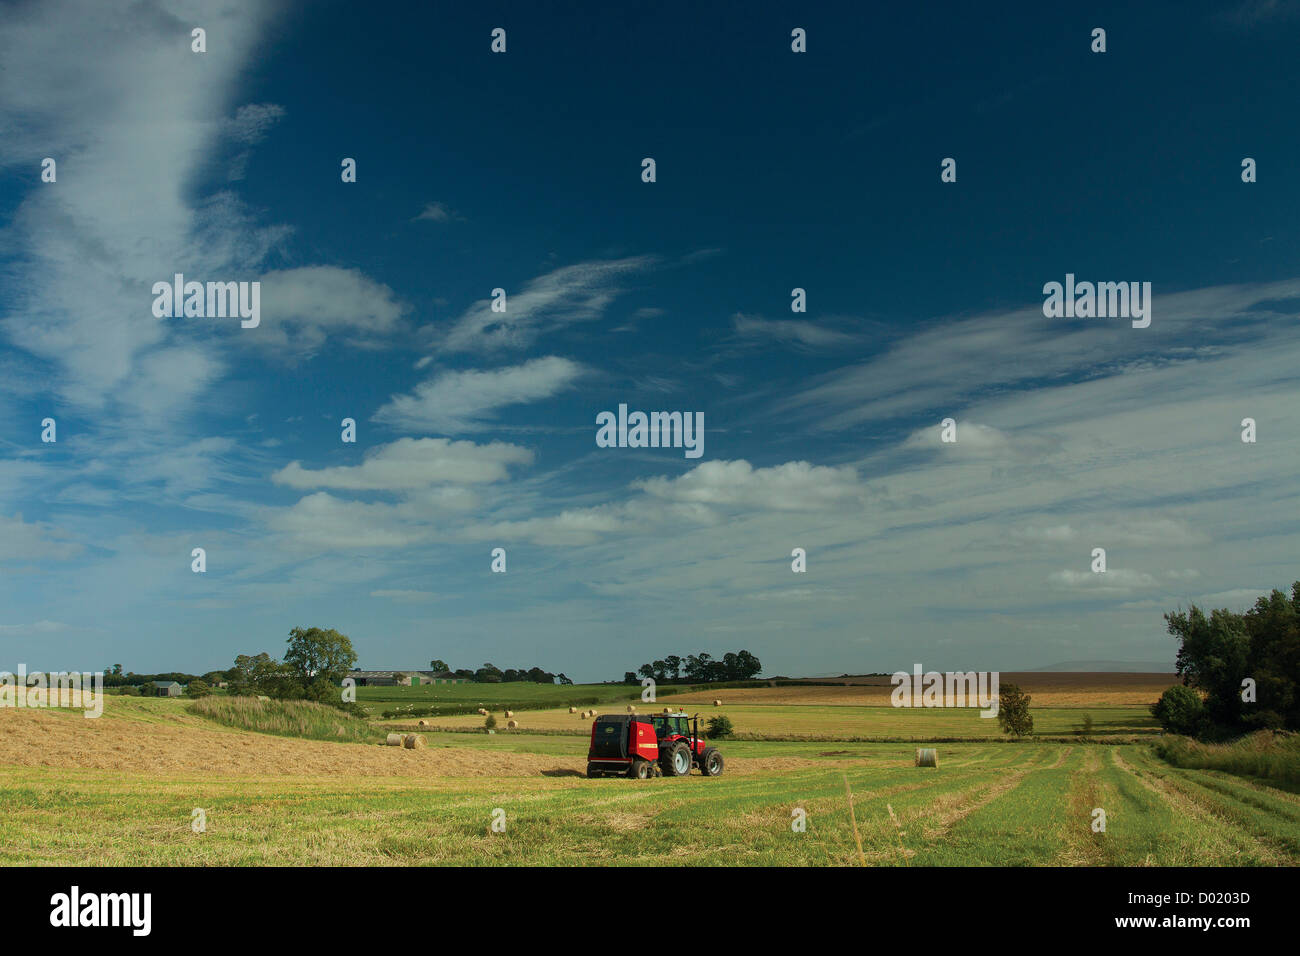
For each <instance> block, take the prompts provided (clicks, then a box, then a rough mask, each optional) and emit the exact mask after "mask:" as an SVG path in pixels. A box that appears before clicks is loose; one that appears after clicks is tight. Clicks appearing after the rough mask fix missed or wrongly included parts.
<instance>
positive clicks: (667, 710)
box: [664, 707, 672, 714]
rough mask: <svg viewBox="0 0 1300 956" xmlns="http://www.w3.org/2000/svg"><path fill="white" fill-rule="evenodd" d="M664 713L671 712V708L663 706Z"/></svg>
mask: <svg viewBox="0 0 1300 956" xmlns="http://www.w3.org/2000/svg"><path fill="white" fill-rule="evenodd" d="M664 713H665V714H671V713H672V708H670V707H665V708H664Z"/></svg>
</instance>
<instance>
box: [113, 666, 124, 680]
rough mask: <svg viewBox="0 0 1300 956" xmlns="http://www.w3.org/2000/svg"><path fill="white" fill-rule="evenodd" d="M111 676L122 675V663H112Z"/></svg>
mask: <svg viewBox="0 0 1300 956" xmlns="http://www.w3.org/2000/svg"><path fill="white" fill-rule="evenodd" d="M113 676H114V677H121V676H122V665H121V664H114V665H113Z"/></svg>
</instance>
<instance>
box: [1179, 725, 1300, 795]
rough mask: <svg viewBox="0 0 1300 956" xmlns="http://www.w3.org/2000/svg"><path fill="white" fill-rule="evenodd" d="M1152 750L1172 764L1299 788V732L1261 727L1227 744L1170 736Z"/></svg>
mask: <svg viewBox="0 0 1300 956" xmlns="http://www.w3.org/2000/svg"><path fill="white" fill-rule="evenodd" d="M1155 752H1156V755H1157V756H1159V757H1160V758H1161V759H1162V760H1164V761H1165V762H1166V763H1171V764H1173V765H1174V766H1175V767H1184V768H1187V769H1190V770H1219V771H1222V772H1223V773H1231V774H1236V775H1237V776H1242V777H1257V778H1259V779H1261V780H1266V781H1268V782H1270V783H1272V784H1274V785H1275V786H1281V787H1284V788H1285V789H1287V790H1300V734H1290V733H1281V732H1274V731H1271V730H1261V731H1258V732H1256V733H1253V734H1250V735H1248V736H1246V737H1241V738H1239V739H1237V740H1234V741H1232V742H1231V743H1226V744H1204V743H1201V742H1200V741H1197V740H1192V739H1191V738H1190V737H1170V738H1167V739H1165V740H1161V741H1159V742H1157V743H1156V744H1155Z"/></svg>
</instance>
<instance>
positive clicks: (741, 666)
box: [736, 651, 763, 680]
mask: <svg viewBox="0 0 1300 956" xmlns="http://www.w3.org/2000/svg"><path fill="white" fill-rule="evenodd" d="M736 663H737V668H736V669H737V674H736V679H737V680H750V679H752V678H754V677H757V676H758V675H759V674H761V673H762V672H763V664H762V662H761V661H759V659H758V658H757V657H755V656H754V655H753V654H751V653H749V651H741V652H740V653H739V654H737V655H736Z"/></svg>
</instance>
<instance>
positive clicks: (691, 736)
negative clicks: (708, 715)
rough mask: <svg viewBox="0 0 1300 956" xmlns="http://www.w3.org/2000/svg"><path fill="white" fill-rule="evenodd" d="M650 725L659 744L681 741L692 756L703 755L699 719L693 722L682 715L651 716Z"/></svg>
mask: <svg viewBox="0 0 1300 956" xmlns="http://www.w3.org/2000/svg"><path fill="white" fill-rule="evenodd" d="M650 724H651V726H653V727H654V729H655V736H656V737H658V738H659V741H660V743H663V742H664V741H670V740H672V741H675V740H681V741H684V742H685V743H686V746H687V747H689V748H690V750H691V753H692V754H693V755H697V754H702V753H704V742H703V741H702V740H701V739H700V734H699V718H698V717H696V718H694V720H692V718H690V717H688V716H687V715H686V714H684V713H677V714H651V715H650Z"/></svg>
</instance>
